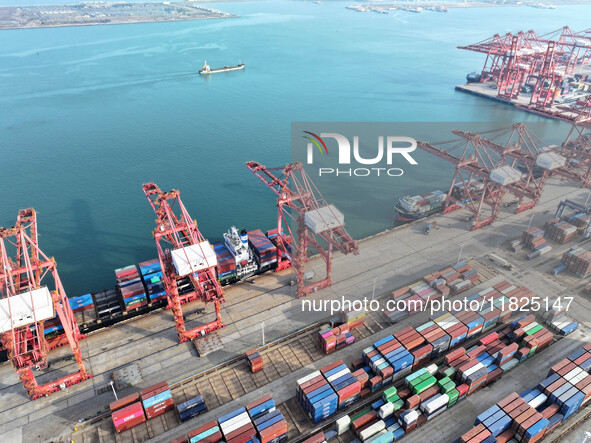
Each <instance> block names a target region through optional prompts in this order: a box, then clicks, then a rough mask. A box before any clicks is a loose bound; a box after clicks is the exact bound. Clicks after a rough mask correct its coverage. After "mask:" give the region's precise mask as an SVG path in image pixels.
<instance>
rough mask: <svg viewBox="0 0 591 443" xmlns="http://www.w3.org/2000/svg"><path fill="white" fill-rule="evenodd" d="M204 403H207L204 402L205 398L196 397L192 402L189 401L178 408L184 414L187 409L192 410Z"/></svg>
mask: <svg viewBox="0 0 591 443" xmlns="http://www.w3.org/2000/svg"><path fill="white" fill-rule="evenodd" d="M203 403H205V402H204V401H203V397H201V396H200V395H198V396H197V397H194V398H192V399H191V400H187V401H186V402H184V403H181V404H179V405H177V407H176V408H177V410H178V411H179V412H183V411H186V410H187V409H190V408H192V407H195V406H198V405H200V404H203Z"/></svg>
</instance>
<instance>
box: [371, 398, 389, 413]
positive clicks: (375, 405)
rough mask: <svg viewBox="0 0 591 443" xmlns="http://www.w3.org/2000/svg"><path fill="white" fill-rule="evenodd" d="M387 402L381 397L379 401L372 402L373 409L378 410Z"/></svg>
mask: <svg viewBox="0 0 591 443" xmlns="http://www.w3.org/2000/svg"><path fill="white" fill-rule="evenodd" d="M385 404H386V402H385V401H384V400H383V399H381V398H380V399H379V400H378V401H376V402H374V403H372V404H371V408H372V409H373V410H376V411H377V410H378V409H380V408H381V407H382V406H383V405H385Z"/></svg>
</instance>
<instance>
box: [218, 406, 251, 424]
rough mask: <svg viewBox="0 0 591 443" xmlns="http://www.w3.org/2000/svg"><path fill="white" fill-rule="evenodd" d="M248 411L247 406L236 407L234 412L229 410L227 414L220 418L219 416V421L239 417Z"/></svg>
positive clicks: (220, 422)
mask: <svg viewBox="0 0 591 443" xmlns="http://www.w3.org/2000/svg"><path fill="white" fill-rule="evenodd" d="M244 412H246V408H244V407H242V408H239V409H236V410H234V411H232V412H228V413H227V414H226V415H222V416H221V417H220V418H218V423H219V424H222V423H224V422H226V421H228V420H231V419H233V418H234V417H238V416H239V415H240V414H242V413H244Z"/></svg>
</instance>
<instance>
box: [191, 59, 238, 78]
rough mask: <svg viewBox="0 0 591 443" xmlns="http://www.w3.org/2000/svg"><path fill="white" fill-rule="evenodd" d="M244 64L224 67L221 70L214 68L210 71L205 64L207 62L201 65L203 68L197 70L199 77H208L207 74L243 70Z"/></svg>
mask: <svg viewBox="0 0 591 443" xmlns="http://www.w3.org/2000/svg"><path fill="white" fill-rule="evenodd" d="M244 66H245V65H244V63H238V64H237V65H236V66H224V67H223V68H215V69H211V67H210V66H209V65H208V64H207V60H206V61H205V62H204V63H203V67H202V68H201V69H200V70H199V74H201V75H209V74H217V73H219V72H228V71H239V70H240V69H244Z"/></svg>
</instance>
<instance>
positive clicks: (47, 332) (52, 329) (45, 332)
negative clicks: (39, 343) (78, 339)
mask: <svg viewBox="0 0 591 443" xmlns="http://www.w3.org/2000/svg"><path fill="white" fill-rule="evenodd" d="M63 329H64V327H63V326H62V325H57V326H52V327H51V328H45V329H44V331H43V335H47V334H51V333H52V332H56V331H61V330H63Z"/></svg>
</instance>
